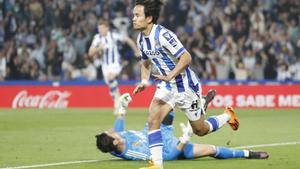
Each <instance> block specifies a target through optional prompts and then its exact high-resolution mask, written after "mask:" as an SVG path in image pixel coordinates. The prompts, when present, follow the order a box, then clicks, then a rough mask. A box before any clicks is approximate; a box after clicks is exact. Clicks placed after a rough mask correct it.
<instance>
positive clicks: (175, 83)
mask: <svg viewBox="0 0 300 169" xmlns="http://www.w3.org/2000/svg"><path fill="white" fill-rule="evenodd" d="M137 44H138V47H139V49H140V55H141V58H142V60H150V61H151V62H152V64H153V65H155V67H156V68H157V69H158V71H159V73H160V74H161V75H164V76H166V75H168V74H169V73H170V72H171V71H172V70H173V69H174V68H175V66H176V64H177V63H178V60H179V58H180V56H181V55H182V54H183V53H184V52H185V51H186V49H185V48H184V46H183V45H182V44H181V42H180V41H179V40H178V38H177V36H176V35H175V34H174V33H173V32H172V31H170V30H168V29H166V28H164V27H163V26H161V25H153V28H152V30H151V33H150V35H149V36H144V35H143V34H142V33H140V34H139V35H138V37H137ZM199 83H200V82H199V79H198V77H197V76H196V75H195V73H194V72H193V71H192V70H191V69H190V68H189V67H187V68H186V69H185V71H183V72H182V73H181V74H179V75H177V76H176V77H175V78H174V79H173V80H171V81H170V82H162V84H161V86H165V87H166V88H167V89H169V90H177V91H178V92H184V91H186V89H187V88H191V89H192V90H193V91H194V92H195V93H198V91H199V85H198V84H199Z"/></svg>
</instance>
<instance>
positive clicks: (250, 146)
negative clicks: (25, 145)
mask: <svg viewBox="0 0 300 169" xmlns="http://www.w3.org/2000/svg"><path fill="white" fill-rule="evenodd" d="M296 144H300V141H293V142H286V143H273V144H259V145H249V146H239V147H234V148H237V149H243V148H257V147H278V146H286V145H296ZM0 169H1V168H0Z"/></svg>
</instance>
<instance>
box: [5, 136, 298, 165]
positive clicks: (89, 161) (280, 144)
mask: <svg viewBox="0 0 300 169" xmlns="http://www.w3.org/2000/svg"><path fill="white" fill-rule="evenodd" d="M296 144H300V141H294V142H285V143H273V144H258V145H248V146H239V147H233V148H237V149H243V148H257V147H278V146H286V145H296ZM111 159H113V160H115V159H118V158H110V159H101V160H82V161H68V162H58V163H48V164H37V165H28V166H18V167H6V168H0V169H25V168H42V167H53V166H62V165H70V164H82V163H95V162H101V161H106V160H111Z"/></svg>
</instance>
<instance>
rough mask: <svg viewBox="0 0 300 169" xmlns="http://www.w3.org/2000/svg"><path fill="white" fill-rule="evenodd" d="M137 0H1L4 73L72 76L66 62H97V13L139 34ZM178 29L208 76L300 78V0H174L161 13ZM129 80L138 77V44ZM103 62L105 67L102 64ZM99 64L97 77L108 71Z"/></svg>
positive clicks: (0, 76) (128, 54) (126, 54)
mask: <svg viewBox="0 0 300 169" xmlns="http://www.w3.org/2000/svg"><path fill="white" fill-rule="evenodd" d="M133 5H134V1H133V0H110V1H103V0H64V1H61V0H31V1H14V0H3V1H1V2H0V8H1V12H0V48H1V49H0V80H71V79H72V77H70V76H68V75H67V74H66V73H65V72H64V69H62V63H64V62H66V63H69V64H71V65H72V66H73V67H75V68H76V69H78V70H81V69H84V68H85V67H87V66H91V64H90V60H89V59H90V58H88V56H87V50H88V46H89V45H90V43H91V40H92V36H93V34H94V33H95V32H96V31H97V28H96V27H97V20H98V19H100V18H105V19H109V20H111V21H112V24H113V25H114V26H115V29H116V31H120V32H122V33H124V34H128V35H130V36H131V37H132V38H133V39H135V38H136V33H135V32H134V31H133V29H132V24H131V16H132V14H131V10H132V7H133ZM159 23H162V25H164V26H166V27H167V28H168V29H170V30H172V31H174V32H176V34H177V35H178V37H180V40H181V41H182V42H183V43H184V44H185V46H186V48H187V49H188V51H190V53H191V54H192V56H193V65H192V68H193V69H194V70H195V72H196V73H197V74H198V75H199V77H200V78H201V79H204V80H228V79H231V80H235V79H236V80H282V81H285V80H300V24H299V23H300V1H298V0H277V1H275V0H255V1H252V0H220V1H217V0H189V1H186V0H169V1H168V3H167V5H166V6H165V8H164V11H163V14H162V17H161V19H160V21H159ZM120 50H121V51H122V53H123V59H124V60H127V61H128V65H127V66H126V67H125V68H124V71H123V73H122V75H121V79H122V80H128V79H132V80H138V78H139V77H140V76H139V68H138V64H137V62H138V61H137V60H136V59H135V58H134V57H133V52H132V51H131V50H130V49H129V48H128V46H126V45H122V44H121V45H120ZM98 70H101V69H99V68H98ZM101 75H102V73H101V72H98V76H97V79H102V77H101Z"/></svg>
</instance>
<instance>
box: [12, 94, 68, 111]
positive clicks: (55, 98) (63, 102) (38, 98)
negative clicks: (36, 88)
mask: <svg viewBox="0 0 300 169" xmlns="http://www.w3.org/2000/svg"><path fill="white" fill-rule="evenodd" d="M70 95H71V93H70V92H68V91H59V90H51V91H48V92H47V93H45V94H42V95H29V94H28V91H26V90H22V91H20V92H19V93H18V94H17V95H16V96H15V98H14V100H13V103H12V108H22V107H26V108H40V109H41V108H67V107H68V104H69V101H68V100H67V99H68V97H69V96H70Z"/></svg>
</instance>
